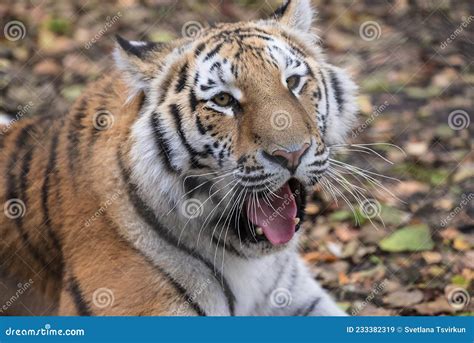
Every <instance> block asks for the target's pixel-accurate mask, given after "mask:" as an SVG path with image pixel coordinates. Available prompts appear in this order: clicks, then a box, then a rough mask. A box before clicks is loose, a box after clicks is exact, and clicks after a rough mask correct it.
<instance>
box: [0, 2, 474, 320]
mask: <svg viewBox="0 0 474 343" xmlns="http://www.w3.org/2000/svg"><path fill="white" fill-rule="evenodd" d="M314 3H315V5H316V6H317V8H318V10H319V17H318V21H317V24H316V27H317V28H318V31H319V35H320V37H321V42H322V43H321V44H322V45H323V46H324V48H325V49H326V51H327V55H328V58H329V60H330V61H331V63H334V64H336V65H338V66H343V67H345V68H346V69H348V70H349V71H350V72H351V74H352V75H353V76H354V79H355V80H356V81H357V83H358V84H359V85H360V94H361V95H360V97H359V104H360V107H361V115H360V121H359V124H358V126H356V128H355V129H354V131H353V132H352V137H351V142H352V143H354V144H359V145H352V146H345V147H338V148H336V149H334V150H335V152H337V154H336V155H335V156H334V159H336V160H339V161H341V162H334V163H335V164H334V166H333V167H332V168H333V170H332V171H333V173H335V176H334V178H336V180H333V182H334V183H333V184H334V187H335V188H333V189H331V190H328V189H327V188H326V190H323V189H316V192H315V193H314V194H313V195H312V196H311V199H310V201H309V204H308V208H307V212H308V220H307V221H306V222H305V224H304V227H305V229H306V234H305V237H304V240H303V242H302V246H301V252H302V255H303V257H304V258H305V260H306V261H308V263H309V264H310V266H311V271H312V272H313V273H314V277H315V278H316V279H318V280H319V281H320V282H321V283H322V284H323V285H324V286H325V287H327V288H328V289H330V290H331V291H332V293H333V294H334V295H335V297H336V298H337V300H338V302H339V303H340V305H341V306H344V307H345V308H346V309H347V311H348V313H351V314H354V315H397V314H400V315H437V314H448V315H461V314H464V315H465V314H472V313H473V312H474V304H473V301H471V302H469V298H470V295H471V294H472V291H473V278H474V271H473V270H474V250H473V246H474V230H473V229H474V224H473V223H474V208H473V199H474V181H473V176H474V161H473V154H472V143H473V139H472V138H473V126H472V124H471V121H472V115H473V113H474V109H473V107H474V106H473V99H474V88H473V84H474V71H473V61H474V45H473V43H474V35H473V28H474V17H473V15H474V12H473V8H472V4H469V3H470V1H467V0H466V1H456V5H455V6H454V5H453V4H451V2H450V1H448V0H444V1H443V0H433V1H424V0H415V1H408V0H397V1H393V2H390V3H389V2H385V1H369V0H366V1H342V0H339V1H315V2H314ZM277 4H278V1H249V0H239V1H217V0H214V1H191V0H187V1H171V0H143V1H138V0H122V1H111V2H104V1H98V0H89V1H82V2H80V1H48V0H44V1H10V2H8V1H7V2H5V1H3V2H2V3H1V4H0V18H2V19H1V27H2V33H3V34H2V36H1V37H0V113H8V114H10V115H13V116H17V117H23V116H31V115H44V114H53V115H54V114H59V113H63V112H65V111H67V110H68V108H69V106H70V105H71V103H72V102H73V101H74V99H75V98H77V97H78V96H79V94H80V93H81V91H82V89H83V88H84V86H85V85H86V84H87V82H89V81H90V80H93V79H96V78H98V77H100V75H102V74H103V73H106V72H107V70H109V68H110V67H111V64H112V60H111V58H110V55H109V53H110V51H111V49H112V47H113V37H114V34H115V33H120V34H122V35H124V36H125V37H127V38H129V39H137V40H138V39H148V40H154V41H166V40H171V39H173V38H174V37H178V36H180V35H181V34H183V28H184V27H185V23H188V22H190V21H193V22H197V23H198V24H199V25H206V23H213V22H217V21H236V20H242V19H244V20H247V19H252V18H258V17H260V16H264V15H266V14H268V13H271V11H272V10H273V9H275V8H276V7H277ZM12 21H18V22H20V23H21V24H22V25H23V27H22V26H21V25H20V26H19V27H20V34H19V36H18V34H16V35H15V33H14V32H13V33H10V37H6V36H5V35H6V29H5V27H6V25H8V23H11V22H12ZM7 38H8V39H7ZM378 143H388V144H378ZM392 144H393V145H392ZM396 146H398V147H400V148H401V149H399V148H397V147H396ZM370 149H371V150H370ZM389 161H391V162H389ZM349 165H352V166H356V167H357V168H361V169H354V168H353V167H349ZM376 174H382V175H385V176H388V177H389V178H386V177H381V176H378V175H376ZM391 178H396V179H398V180H399V181H396V180H393V179H391ZM354 185H355V186H358V187H360V188H354V187H355V186H354ZM336 188H337V189H336ZM362 188H363V189H368V192H363V191H362ZM351 193H352V194H351ZM334 198H336V199H337V201H336V200H335V199H334Z"/></svg>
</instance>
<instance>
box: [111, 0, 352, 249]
mask: <svg viewBox="0 0 474 343" xmlns="http://www.w3.org/2000/svg"><path fill="white" fill-rule="evenodd" d="M312 22H313V9H312V8H311V4H310V1H309V0H290V1H287V2H286V3H285V4H284V5H283V6H282V7H280V8H279V9H278V10H277V11H276V12H275V14H274V15H273V16H272V17H271V18H270V19H267V20H260V21H250V22H239V23H234V24H217V25H214V26H212V27H207V28H200V30H199V32H197V34H195V35H194V36H193V37H184V38H182V39H179V40H176V41H173V42H171V43H151V42H139V41H126V40H124V39H123V38H120V37H119V38H118V43H119V44H118V47H117V49H116V51H115V59H116V62H117V64H118V67H119V69H120V70H121V71H122V73H123V75H125V78H126V80H127V84H128V86H129V88H130V90H131V97H133V96H134V95H135V94H137V93H141V94H143V95H144V99H145V100H144V104H143V106H142V113H141V114H140V118H139V119H138V121H137V122H136V123H135V125H134V126H133V128H132V135H133V139H134V143H133V147H132V149H131V159H132V165H133V176H134V179H135V181H136V183H137V185H138V187H139V188H140V190H141V193H142V194H144V196H145V198H146V199H147V201H148V202H150V203H151V204H152V206H153V207H154V208H156V209H157V210H158V209H159V208H160V206H161V207H163V206H168V207H170V208H174V207H176V206H181V205H182V204H189V201H191V200H196V203H195V204H194V205H195V207H194V211H196V212H193V213H187V214H188V215H187V216H186V213H182V212H180V211H177V212H180V213H179V214H178V216H181V217H183V218H184V219H186V217H187V218H188V219H189V218H191V217H193V218H194V217H198V216H199V217H200V219H199V218H198V219H196V220H197V222H198V223H199V224H200V225H198V227H201V228H202V227H210V229H209V231H210V233H209V234H211V235H212V239H218V240H225V243H226V244H230V245H233V246H234V247H236V248H237V249H247V250H248V251H257V250H258V251H265V252H268V251H275V250H278V249H282V248H283V247H285V246H287V245H288V244H289V243H290V241H294V240H293V239H292V238H293V237H294V236H295V232H296V231H297V230H298V229H299V226H300V220H301V219H302V217H303V212H304V202H305V201H304V199H305V190H306V189H309V188H310V187H312V186H313V185H315V184H316V183H317V182H318V180H319V179H320V177H321V175H323V174H324V173H325V171H326V170H327V168H328V166H329V154H330V149H331V145H334V144H337V143H340V142H343V141H344V139H345V136H346V134H347V132H348V131H349V129H350V128H351V125H352V122H353V119H354V116H355V113H356V110H357V108H356V102H355V92H356V87H355V85H354V83H353V82H352V81H351V80H350V79H349V77H348V76H347V75H346V74H345V72H344V71H343V70H341V69H339V68H336V67H334V66H332V65H330V64H328V63H326V62H325V58H324V55H323V54H322V52H321V49H320V47H319V45H318V38H317V36H316V35H315V34H314V33H313V32H312V30H311V25H312ZM173 203H174V205H173ZM170 204H171V205H170ZM181 207H182V206H181ZM185 212H186V211H185ZM188 221H189V220H188ZM188 221H186V223H187V222H188ZM206 222H207V223H206ZM219 223H220V225H219ZM204 224H205V225H204ZM214 226H215V227H218V229H217V230H216V229H214V230H213V229H212V228H213V227H214ZM226 226H227V228H225V227H226ZM222 227H224V228H225V230H224V232H225V238H224V234H223V231H222ZM229 228H230V229H229ZM214 232H215V233H214ZM219 233H220V235H219ZM216 237H218V238H216ZM248 251H247V252H248Z"/></svg>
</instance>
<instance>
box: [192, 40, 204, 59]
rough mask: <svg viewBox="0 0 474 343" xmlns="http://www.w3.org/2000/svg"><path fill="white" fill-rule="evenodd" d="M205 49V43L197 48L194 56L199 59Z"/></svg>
mask: <svg viewBox="0 0 474 343" xmlns="http://www.w3.org/2000/svg"><path fill="white" fill-rule="evenodd" d="M205 47H206V44H204V43H201V44H199V45H198V46H197V48H196V50H195V51H194V56H195V57H198V56H199V55H200V54H201V52H202V51H203V50H204V48H205Z"/></svg>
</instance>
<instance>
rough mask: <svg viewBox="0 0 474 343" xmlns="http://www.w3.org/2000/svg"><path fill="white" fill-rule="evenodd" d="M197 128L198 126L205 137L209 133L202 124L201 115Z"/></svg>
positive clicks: (198, 118)
mask: <svg viewBox="0 0 474 343" xmlns="http://www.w3.org/2000/svg"><path fill="white" fill-rule="evenodd" d="M196 126H197V128H198V131H199V133H200V134H201V135H205V134H206V133H207V130H206V128H205V127H204V125H203V124H202V122H201V117H199V115H197V116H196Z"/></svg>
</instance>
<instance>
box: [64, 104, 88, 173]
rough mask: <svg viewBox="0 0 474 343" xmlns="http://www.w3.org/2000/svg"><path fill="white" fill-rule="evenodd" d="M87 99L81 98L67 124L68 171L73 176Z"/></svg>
mask: <svg viewBox="0 0 474 343" xmlns="http://www.w3.org/2000/svg"><path fill="white" fill-rule="evenodd" d="M86 108H87V98H83V99H82V100H81V102H80V103H79V106H78V108H77V109H76V112H75V113H74V116H73V117H72V119H71V120H70V122H69V131H68V135H67V139H68V148H67V151H68V156H69V170H70V172H71V174H72V175H74V170H75V168H76V161H77V159H78V158H79V146H78V145H79V137H80V134H81V130H83V129H84V128H85V126H84V125H83V124H82V120H83V119H84V118H85V117H86Z"/></svg>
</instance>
